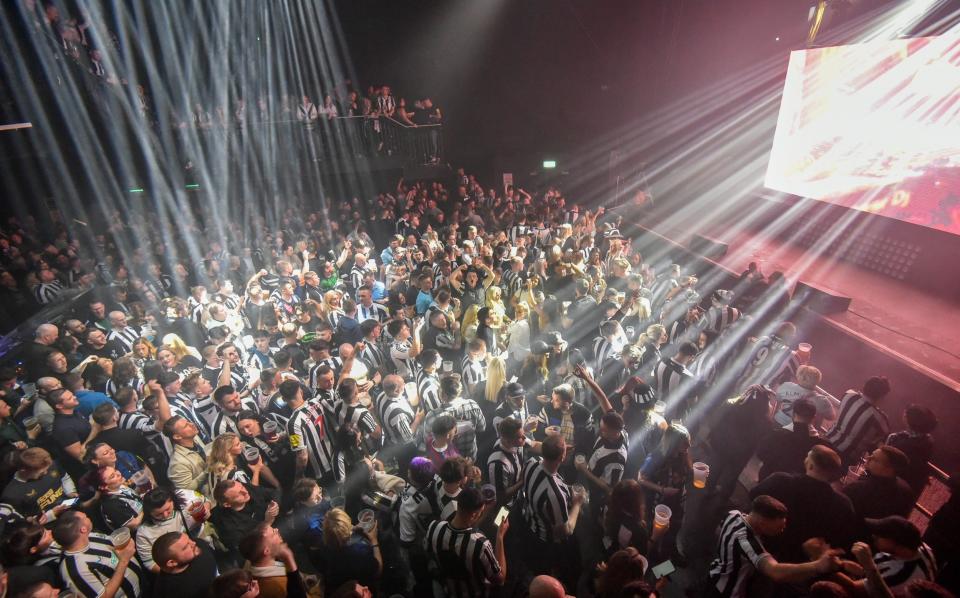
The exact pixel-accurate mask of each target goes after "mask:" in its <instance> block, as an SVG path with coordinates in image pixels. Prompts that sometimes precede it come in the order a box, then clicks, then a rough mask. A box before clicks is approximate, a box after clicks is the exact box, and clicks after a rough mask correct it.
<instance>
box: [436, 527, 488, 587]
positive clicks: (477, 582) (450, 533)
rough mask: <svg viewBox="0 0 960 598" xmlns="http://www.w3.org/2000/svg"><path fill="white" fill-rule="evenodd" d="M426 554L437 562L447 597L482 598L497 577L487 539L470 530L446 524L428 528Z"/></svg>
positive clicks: (481, 534) (479, 533)
mask: <svg viewBox="0 0 960 598" xmlns="http://www.w3.org/2000/svg"><path fill="white" fill-rule="evenodd" d="M426 547H427V552H428V554H430V556H431V557H432V558H433V559H434V561H435V562H436V563H437V566H438V567H439V569H440V575H441V577H442V578H443V580H444V582H445V585H446V588H447V596H449V597H450V598H482V597H486V596H489V595H490V590H491V585H492V584H493V582H495V581H496V580H497V578H498V577H499V575H500V563H499V562H498V561H497V557H496V554H495V553H494V551H493V545H492V544H490V540H488V539H487V537H486V536H484V535H483V533H481V532H480V531H479V530H476V529H473V528H467V529H457V528H455V527H453V525H452V524H451V523H448V522H446V521H434V522H433V523H431V524H430V527H428V528H427V534H426Z"/></svg>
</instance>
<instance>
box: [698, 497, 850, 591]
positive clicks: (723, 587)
mask: <svg viewBox="0 0 960 598" xmlns="http://www.w3.org/2000/svg"><path fill="white" fill-rule="evenodd" d="M786 524H787V507H785V506H783V503H782V502H780V501H778V500H777V499H775V498H771V497H769V496H766V495H761V496H758V497H756V498H754V499H753V503H752V505H751V507H750V512H749V513H748V514H746V515H744V514H743V513H741V512H740V511H730V514H729V515H727V517H726V519H724V521H723V524H722V525H721V526H720V540H719V542H718V543H717V552H718V554H717V558H716V559H714V561H713V563H712V564H711V565H710V583H711V584H712V586H713V589H714V596H722V597H723V598H747V597H748V596H752V595H753V594H751V583H752V582H753V581H754V577H755V576H756V574H757V573H758V572H759V573H760V574H761V575H763V576H764V577H767V578H769V579H770V580H771V581H773V582H775V583H800V582H803V581H806V580H808V579H810V578H813V577H816V576H818V575H825V574H827V573H832V572H835V571H837V570H838V569H839V567H840V561H839V560H838V559H837V557H836V552H835V551H832V550H827V551H825V552H824V553H823V555H822V556H821V557H820V558H818V559H817V560H816V561H813V562H809V563H799V564H791V563H778V562H777V560H776V559H775V558H773V555H771V554H770V553H769V552H767V550H766V548H764V546H763V543H762V542H761V537H762V536H767V537H772V536H777V535H779V534H781V533H783V530H784V528H785V527H786Z"/></svg>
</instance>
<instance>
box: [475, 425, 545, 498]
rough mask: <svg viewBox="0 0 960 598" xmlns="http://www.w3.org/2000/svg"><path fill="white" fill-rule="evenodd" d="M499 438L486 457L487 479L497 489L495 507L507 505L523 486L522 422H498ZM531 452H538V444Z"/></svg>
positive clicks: (523, 444) (523, 440)
mask: <svg viewBox="0 0 960 598" xmlns="http://www.w3.org/2000/svg"><path fill="white" fill-rule="evenodd" d="M497 432H498V433H499V435H500V438H499V439H497V442H496V443H495V444H494V445H493V452H492V453H490V456H489V457H487V479H488V480H489V481H490V483H491V484H493V485H494V487H496V489H497V506H504V505H508V504H510V503H511V502H513V498H514V496H516V495H517V492H519V491H520V488H521V487H522V486H523V480H522V479H521V478H520V472H521V470H522V468H523V462H524V448H525V447H526V446H527V434H526V431H525V430H524V429H523V422H521V421H519V420H516V419H514V418H512V417H508V418H506V419H503V420H500V422H499V425H498V426H497ZM536 445H537V446H536V447H535V448H534V447H531V448H533V450H539V443H536Z"/></svg>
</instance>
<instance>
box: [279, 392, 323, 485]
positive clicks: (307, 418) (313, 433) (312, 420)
mask: <svg viewBox="0 0 960 598" xmlns="http://www.w3.org/2000/svg"><path fill="white" fill-rule="evenodd" d="M287 435H288V437H289V438H290V448H291V449H293V451H294V452H299V451H307V466H306V468H305V469H304V472H303V475H304V476H306V477H309V478H321V477H323V476H324V475H325V474H327V473H330V472H332V471H333V442H332V435H333V430H331V429H330V428H329V426H328V425H327V421H326V416H325V415H324V413H323V409H322V408H321V407H320V406H319V405H318V404H316V403H304V404H303V405H301V406H299V407H297V408H296V409H294V411H293V414H292V415H291V416H290V418H289V419H288V420H287Z"/></svg>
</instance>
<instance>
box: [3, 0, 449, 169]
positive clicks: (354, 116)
mask: <svg viewBox="0 0 960 598" xmlns="http://www.w3.org/2000/svg"><path fill="white" fill-rule="evenodd" d="M17 13H19V14H17ZM11 16H19V17H20V19H21V20H22V23H23V30H24V31H23V33H24V37H25V39H24V40H23V41H24V42H25V43H24V46H25V47H28V48H32V49H33V51H34V52H35V59H36V62H38V63H39V64H38V65H37V69H36V70H41V68H42V69H43V70H51V67H50V65H51V64H55V65H59V66H60V68H59V69H54V70H57V71H58V74H57V75H56V76H55V80H56V81H57V82H58V83H59V84H60V85H61V86H66V87H70V88H75V89H77V90H78V91H85V92H86V94H85V95H86V97H88V98H89V99H90V101H91V104H92V106H93V107H96V108H98V109H99V111H101V112H106V113H108V114H109V115H110V116H108V119H110V118H113V119H117V118H121V116H123V117H126V115H127V114H136V115H137V121H136V122H137V126H139V127H141V128H144V127H154V128H156V127H163V128H173V129H189V130H194V131H209V130H217V131H244V130H246V129H247V128H248V127H249V126H253V125H263V124H267V123H271V124H276V123H298V124H300V125H302V127H303V129H304V130H306V131H308V132H310V135H309V136H308V138H311V137H312V138H313V139H314V142H315V145H317V146H318V147H317V148H315V149H314V152H315V153H317V154H318V155H328V153H329V152H331V151H333V150H332V148H338V149H337V151H339V152H343V153H344V155H347V156H350V157H362V156H377V155H393V154H394V153H397V152H400V151H401V150H403V152H404V154H405V155H406V157H408V158H415V159H416V160H417V161H418V162H420V163H424V164H439V163H440V160H441V150H442V146H441V142H440V133H439V131H438V127H437V125H441V124H442V122H443V111H442V110H441V108H440V106H438V105H437V103H436V101H435V99H434V98H431V97H429V96H424V97H422V98H419V99H414V98H412V97H411V98H409V99H408V98H407V97H403V96H399V97H398V96H396V95H394V93H393V90H392V88H391V86H390V85H369V86H367V88H366V91H364V90H363V89H362V87H360V86H358V85H355V84H354V82H353V81H351V80H349V79H347V80H344V81H342V82H336V83H330V84H329V85H327V87H328V89H326V90H325V91H321V92H319V93H316V94H313V97H311V93H310V92H308V91H306V90H305V91H303V92H302V93H301V94H300V95H291V94H287V93H283V92H270V93H265V92H264V91H263V90H261V91H260V92H258V93H253V92H250V91H249V90H248V93H247V94H244V93H243V92H241V91H239V90H238V91H237V92H232V93H223V94H219V95H218V96H216V97H213V98H190V99H189V100H188V101H184V102H181V101H179V100H178V102H177V103H171V100H170V99H169V98H165V99H164V102H161V103H158V102H156V101H154V99H153V94H151V91H150V89H148V87H147V86H145V85H143V84H142V82H143V81H144V80H145V78H143V77H140V76H138V74H137V73H136V72H134V71H130V72H127V71H126V70H125V69H130V68H131V64H132V63H133V62H135V61H136V59H135V57H134V56H133V55H132V53H131V52H130V49H129V48H124V47H123V46H122V45H121V43H120V41H119V36H118V35H117V34H116V32H115V31H114V30H113V29H111V28H110V27H108V26H107V24H106V23H105V21H104V17H103V15H100V14H99V13H97V14H96V15H95V14H94V13H92V12H91V11H90V10H89V9H88V8H87V7H85V6H84V5H83V4H80V5H79V6H78V7H77V13H76V14H70V13H69V12H67V10H66V7H65V6H63V5H61V4H60V3H56V2H37V1H36V0H18V6H17V7H16V8H13V9H12V14H11ZM98 17H99V19H100V20H99V21H98V20H97V19H98ZM41 65H43V66H41ZM68 79H69V80H70V81H71V83H70V84H67V83H66V80H68ZM138 82H140V83H138ZM245 95H246V97H244V96H245ZM4 99H6V98H4ZM121 104H123V105H128V108H127V109H121V107H120V106H121ZM418 128H424V130H423V131H409V133H410V134H409V135H406V136H405V135H404V134H403V131H404V130H405V129H409V130H413V129H418ZM320 145H322V146H323V149H322V150H321V149H320V147H319V146H320Z"/></svg>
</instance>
